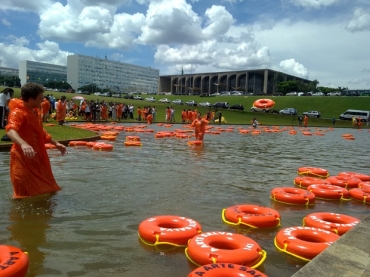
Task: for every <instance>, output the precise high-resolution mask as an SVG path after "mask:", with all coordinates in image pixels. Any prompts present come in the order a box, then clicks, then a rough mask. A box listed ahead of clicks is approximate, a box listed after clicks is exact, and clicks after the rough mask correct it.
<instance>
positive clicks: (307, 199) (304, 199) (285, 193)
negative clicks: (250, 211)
mask: <svg viewBox="0 0 370 277" xmlns="http://www.w3.org/2000/svg"><path fill="white" fill-rule="evenodd" d="M270 198H271V199H272V200H274V201H277V202H282V203H286V204H293V205H313V204H315V194H313V193H312V192H309V191H307V190H304V189H298V188H274V189H272V190H271V197H270Z"/></svg>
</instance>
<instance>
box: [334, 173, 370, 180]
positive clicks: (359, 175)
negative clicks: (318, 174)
mask: <svg viewBox="0 0 370 277" xmlns="http://www.w3.org/2000/svg"><path fill="white" fill-rule="evenodd" d="M338 176H347V177H348V176H349V177H353V178H358V179H360V180H361V181H363V182H368V181H370V175H366V174H363V173H359V172H340V173H339V174H338Z"/></svg>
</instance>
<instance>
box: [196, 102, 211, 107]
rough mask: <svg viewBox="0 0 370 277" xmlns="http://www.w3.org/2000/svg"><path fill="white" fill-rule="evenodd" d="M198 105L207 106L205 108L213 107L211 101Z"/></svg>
mask: <svg viewBox="0 0 370 277" xmlns="http://www.w3.org/2000/svg"><path fill="white" fill-rule="evenodd" d="M198 107H205V108H211V107H213V105H212V104H211V103H209V102H202V103H199V104H198Z"/></svg>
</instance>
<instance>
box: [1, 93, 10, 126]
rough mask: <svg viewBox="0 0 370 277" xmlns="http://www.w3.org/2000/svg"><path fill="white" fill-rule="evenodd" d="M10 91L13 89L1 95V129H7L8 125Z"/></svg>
mask: <svg viewBox="0 0 370 277" xmlns="http://www.w3.org/2000/svg"><path fill="white" fill-rule="evenodd" d="M10 90H12V91H13V89H11V88H6V89H4V90H3V91H2V92H1V93H0V125H1V126H0V128H1V129H5V125H6V114H7V109H8V105H9V101H10Z"/></svg>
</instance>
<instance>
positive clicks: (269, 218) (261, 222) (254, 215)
mask: <svg viewBox="0 0 370 277" xmlns="http://www.w3.org/2000/svg"><path fill="white" fill-rule="evenodd" d="M222 220H223V221H224V222H225V223H227V224H231V225H246V226H249V227H252V228H271V227H277V226H280V214H279V213H278V212H277V211H275V210H274V209H271V208H267V207H262V206H257V205H235V206H232V207H229V208H227V209H223V210H222Z"/></svg>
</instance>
